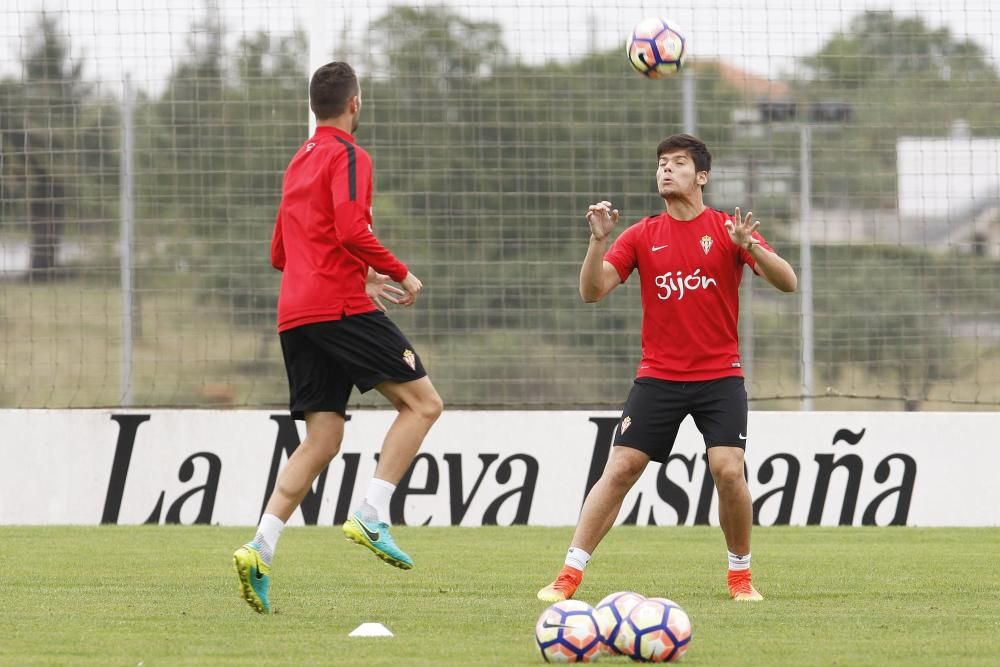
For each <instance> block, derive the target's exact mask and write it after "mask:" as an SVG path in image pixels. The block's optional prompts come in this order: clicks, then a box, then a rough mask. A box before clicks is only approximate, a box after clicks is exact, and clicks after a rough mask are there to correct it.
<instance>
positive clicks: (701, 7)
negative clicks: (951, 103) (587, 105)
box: [0, 0, 1000, 89]
mask: <svg viewBox="0 0 1000 667" xmlns="http://www.w3.org/2000/svg"><path fill="white" fill-rule="evenodd" d="M400 1H401V0H396V3H397V4H398V3H399V2H400ZM390 4H391V3H390V2H388V1H387V0H326V3H325V5H324V4H323V2H322V1H321V0H219V5H220V7H221V11H222V16H223V20H224V22H225V24H226V26H227V28H228V29H229V31H230V32H231V33H232V34H233V35H234V36H236V35H239V34H242V33H246V32H253V31H256V30H258V29H265V28H266V29H267V30H268V31H269V32H271V33H273V34H286V33H290V32H291V31H292V30H294V28H295V27H296V26H302V27H305V28H307V29H309V28H311V29H313V30H315V31H316V33H315V34H316V35H317V37H318V38H319V39H325V40H326V41H327V43H328V44H330V45H331V48H333V47H332V45H334V44H335V39H336V36H338V35H340V34H342V32H343V29H344V26H345V21H347V22H348V23H347V25H348V26H349V31H350V33H351V34H352V36H353V37H354V40H355V41H356V42H359V43H365V42H364V39H363V34H362V31H363V30H364V27H365V26H366V25H367V24H368V22H369V21H370V20H371V19H373V18H376V17H378V16H379V15H381V14H382V13H383V12H384V11H385V9H386V7H387V6H389V5H390ZM406 4H410V5H416V6H423V5H429V4H430V5H439V4H445V5H448V6H451V7H454V8H455V9H456V10H458V11H459V12H461V13H463V14H465V15H467V16H470V17H474V18H477V19H484V20H492V21H496V22H498V23H500V24H501V25H502V26H503V29H504V37H505V40H506V43H507V46H508V48H509V49H510V51H511V52H513V53H516V54H520V55H521V56H522V57H523V58H525V59H526V60H530V61H532V62H538V61H544V60H546V59H552V58H557V59H567V58H570V57H573V56H577V55H580V54H583V53H586V52H588V51H590V50H593V49H592V45H593V46H596V47H597V48H599V49H607V48H613V47H616V46H619V45H623V44H624V40H625V36H626V35H627V34H628V33H629V31H630V28H631V26H632V25H633V24H634V23H635V22H636V21H637V20H638V19H640V18H642V17H644V16H657V15H660V16H666V17H667V18H669V19H672V20H673V21H675V22H676V23H677V24H678V25H680V26H682V27H683V29H684V31H685V33H686V36H687V37H688V38H689V39H690V42H691V45H692V49H693V55H695V56H696V57H706V58H722V59H725V60H728V61H730V62H732V63H733V64H735V65H737V66H739V67H743V68H744V69H747V70H750V71H753V72H755V73H758V74H761V75H764V76H771V77H778V76H781V75H782V74H783V73H788V72H790V71H791V70H792V68H793V67H794V63H795V58H796V57H800V56H803V55H807V54H809V53H812V52H814V51H816V49H817V48H819V46H821V45H822V44H823V43H824V42H825V41H826V40H827V39H829V38H830V37H831V36H832V35H833V34H835V33H836V32H838V31H842V30H846V28H847V24H848V23H849V22H850V20H851V18H852V17H854V16H856V15H857V14H858V13H860V12H862V11H864V10H866V9H892V10H894V11H895V12H897V13H898V14H900V15H907V16H912V15H914V14H916V15H919V16H921V17H922V18H923V19H924V21H925V22H926V23H927V24H928V25H929V26H931V27H933V28H937V27H942V26H943V27H948V28H949V29H950V30H951V31H952V32H953V33H955V34H956V35H959V36H961V37H968V38H970V39H973V40H974V41H976V42H977V43H979V44H980V45H981V46H983V47H984V48H985V49H986V51H987V53H988V54H989V57H990V58H991V59H992V60H993V61H994V63H996V62H997V59H998V58H1000V5H998V7H997V8H992V7H991V2H990V0H947V1H946V0H923V1H920V0H826V1H823V0H700V1H698V2H694V1H692V0H671V1H670V2H649V1H648V0H642V1H640V2H633V1H630V0H438V1H437V2H430V3H429V2H423V1H416V2H409V3H406ZM204 6H205V0H2V1H0V73H2V74H4V75H10V74H18V73H19V62H20V53H21V49H22V48H23V45H24V38H25V36H26V31H28V30H29V29H30V28H31V26H32V25H33V22H34V21H35V16H36V15H37V13H38V12H39V11H41V10H45V11H47V12H49V13H50V14H52V15H55V16H57V17H59V19H60V25H61V29H62V30H63V31H64V32H65V33H66V34H67V35H68V36H69V38H70V43H71V47H72V51H73V54H74V56H75V57H77V58H82V59H83V60H84V65H85V68H84V69H85V73H86V76H87V78H89V79H96V80H101V81H104V82H107V83H108V84H109V85H111V86H117V82H119V81H120V80H121V78H122V76H123V73H124V72H129V73H130V75H131V76H132V77H133V79H134V80H135V81H136V82H137V83H138V85H140V86H142V87H145V88H147V89H157V88H159V87H161V86H162V84H163V81H164V80H165V79H166V77H167V76H168V75H169V73H170V70H171V66H172V64H173V61H174V59H175V58H177V57H180V56H182V55H183V54H184V51H185V44H186V38H187V37H188V35H189V28H190V26H191V23H192V21H193V20H194V19H195V18H197V17H198V16H199V15H202V14H203V9H204ZM324 6H325V7H326V8H325V9H323V7H324ZM664 6H669V7H670V9H669V11H668V12H664V11H663V7H664ZM946 6H947V7H949V8H947V9H946V8H945V7H946ZM324 25H326V26H327V29H326V30H323V26H324ZM369 46H370V47H371V48H376V47H377V45H370V44H369ZM321 57H322V58H323V61H325V60H326V59H328V58H326V57H325V55H324V56H319V55H316V56H314V59H316V58H321Z"/></svg>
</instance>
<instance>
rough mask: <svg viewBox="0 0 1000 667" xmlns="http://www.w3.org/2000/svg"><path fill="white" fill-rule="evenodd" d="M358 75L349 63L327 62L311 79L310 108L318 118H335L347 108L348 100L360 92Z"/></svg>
mask: <svg viewBox="0 0 1000 667" xmlns="http://www.w3.org/2000/svg"><path fill="white" fill-rule="evenodd" d="M359 90H360V88H359V87H358V75H357V74H355V73H354V68H352V67H351V66H350V65H348V64H347V63H340V62H333V63H327V64H325V65H323V66H322V67H320V68H319V69H318V70H316V72H315V73H313V75H312V79H311V80H310V81H309V108H310V109H312V111H313V113H314V114H316V119H317V120H326V119H328V118H335V117H336V116H339V115H340V114H342V113H344V111H345V110H346V109H347V101H348V100H349V99H351V98H352V97H354V96H355V95H357V94H358V91H359Z"/></svg>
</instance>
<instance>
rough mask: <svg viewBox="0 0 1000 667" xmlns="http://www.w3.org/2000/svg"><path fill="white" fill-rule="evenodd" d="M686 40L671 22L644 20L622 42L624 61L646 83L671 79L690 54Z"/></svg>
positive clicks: (658, 19) (657, 18)
mask: <svg viewBox="0 0 1000 667" xmlns="http://www.w3.org/2000/svg"><path fill="white" fill-rule="evenodd" d="M690 50H691V49H690V46H689V44H688V41H687V38H686V37H685V36H684V34H683V33H682V32H681V30H680V29H678V28H677V26H676V25H674V23H673V22H672V21H668V20H667V19H662V18H659V17H654V18H645V19H643V20H641V21H639V22H638V23H636V24H635V27H634V28H632V32H631V33H630V34H629V36H628V39H627V40H626V42H625V52H626V54H627V55H628V61H629V62H630V63H631V64H632V67H634V68H635V71H637V72H638V73H639V74H642V75H643V76H646V77H649V78H650V79H662V78H664V77H668V76H672V75H674V74H676V73H677V72H678V71H680V69H681V67H683V66H684V61H685V59H686V58H687V57H688V52H689V51H690Z"/></svg>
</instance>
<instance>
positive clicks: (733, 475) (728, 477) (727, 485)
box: [712, 465, 746, 490]
mask: <svg viewBox="0 0 1000 667" xmlns="http://www.w3.org/2000/svg"><path fill="white" fill-rule="evenodd" d="M712 477H713V478H714V479H715V485H716V486H717V487H719V489H720V490H726V489H732V488H738V487H739V486H741V485H743V484H745V483H746V480H745V479H743V466H737V465H727V466H719V467H718V469H716V470H713V471H712Z"/></svg>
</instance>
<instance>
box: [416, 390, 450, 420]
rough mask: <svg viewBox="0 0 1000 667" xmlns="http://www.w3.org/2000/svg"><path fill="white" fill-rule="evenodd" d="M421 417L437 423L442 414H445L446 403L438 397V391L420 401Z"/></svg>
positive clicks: (419, 410)
mask: <svg viewBox="0 0 1000 667" xmlns="http://www.w3.org/2000/svg"><path fill="white" fill-rule="evenodd" d="M418 412H419V413H420V416H421V417H422V418H423V419H426V420H427V421H431V422H434V421H437V419H438V417H440V416H441V413H442V412H444V401H442V400H441V397H440V396H438V393H437V392H436V391H434V392H431V394H430V395H429V396H426V397H424V398H423V399H422V400H421V401H420V407H419V409H418Z"/></svg>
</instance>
